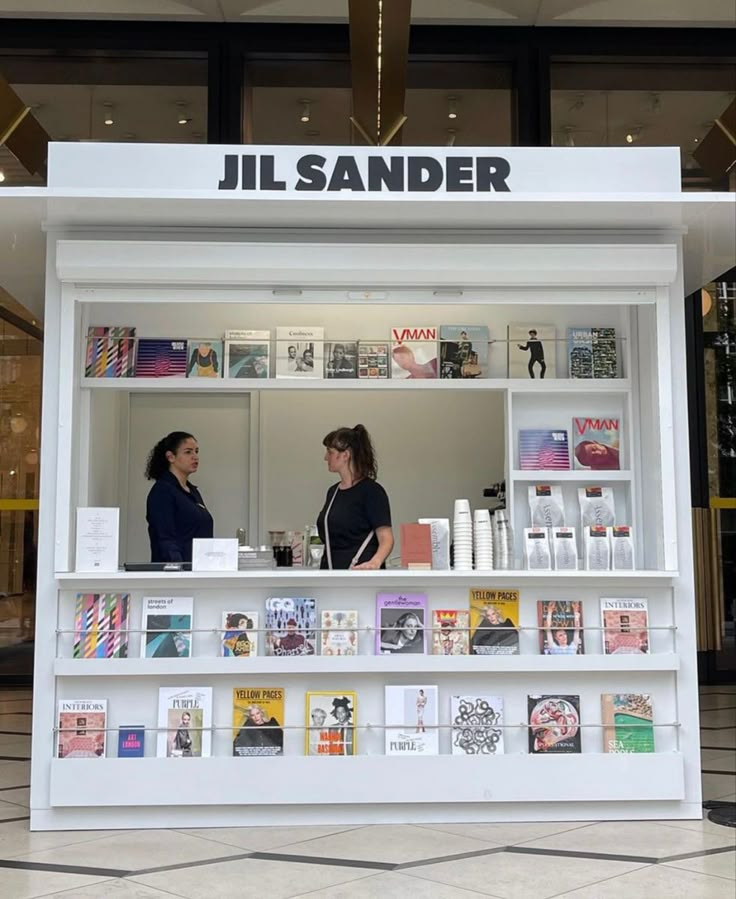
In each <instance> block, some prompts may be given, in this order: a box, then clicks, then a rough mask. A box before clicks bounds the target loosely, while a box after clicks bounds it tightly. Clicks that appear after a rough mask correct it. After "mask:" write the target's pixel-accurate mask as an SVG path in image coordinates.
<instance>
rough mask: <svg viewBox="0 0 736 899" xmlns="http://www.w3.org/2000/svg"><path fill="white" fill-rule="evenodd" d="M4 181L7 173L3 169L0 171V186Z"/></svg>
mask: <svg viewBox="0 0 736 899" xmlns="http://www.w3.org/2000/svg"><path fill="white" fill-rule="evenodd" d="M4 180H5V172H4V171H3V170H2V169H0V184H2V183H3V181H4Z"/></svg>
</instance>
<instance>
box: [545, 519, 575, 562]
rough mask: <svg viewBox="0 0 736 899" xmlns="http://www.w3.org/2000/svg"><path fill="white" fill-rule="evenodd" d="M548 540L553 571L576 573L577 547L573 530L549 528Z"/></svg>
mask: <svg viewBox="0 0 736 899" xmlns="http://www.w3.org/2000/svg"><path fill="white" fill-rule="evenodd" d="M550 540H551V543H552V561H553V563H554V567H555V571H577V570H578V546H577V542H576V540H575V528H551V530H550Z"/></svg>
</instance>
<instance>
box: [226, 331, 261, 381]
mask: <svg viewBox="0 0 736 899" xmlns="http://www.w3.org/2000/svg"><path fill="white" fill-rule="evenodd" d="M232 333H234V332H230V331H228V332H226V337H227V335H228V334H232ZM241 335H246V336H241ZM270 349H271V332H270V331H241V332H238V339H237V340H235V339H232V340H231V339H227V340H226V341H225V377H227V378H268V377H269V374H270V371H269V354H270Z"/></svg>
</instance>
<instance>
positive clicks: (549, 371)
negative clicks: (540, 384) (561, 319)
mask: <svg viewBox="0 0 736 899" xmlns="http://www.w3.org/2000/svg"><path fill="white" fill-rule="evenodd" d="M556 337H557V331H556V330H555V326H554V325H541V324H536V323H533V322H528V323H526V324H511V325H509V327H508V350H509V377H510V378H554V377H555V360H556V356H557V344H556Z"/></svg>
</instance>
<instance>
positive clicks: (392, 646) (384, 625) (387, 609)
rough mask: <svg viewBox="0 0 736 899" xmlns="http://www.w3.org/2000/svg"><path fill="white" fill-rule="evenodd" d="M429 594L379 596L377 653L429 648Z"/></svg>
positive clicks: (413, 651)
mask: <svg viewBox="0 0 736 899" xmlns="http://www.w3.org/2000/svg"><path fill="white" fill-rule="evenodd" d="M426 626H427V594H426V593H379V594H378V595H377V596H376V655H390V654H392V653H423V652H426V651H427V638H426V631H425V627H426Z"/></svg>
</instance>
